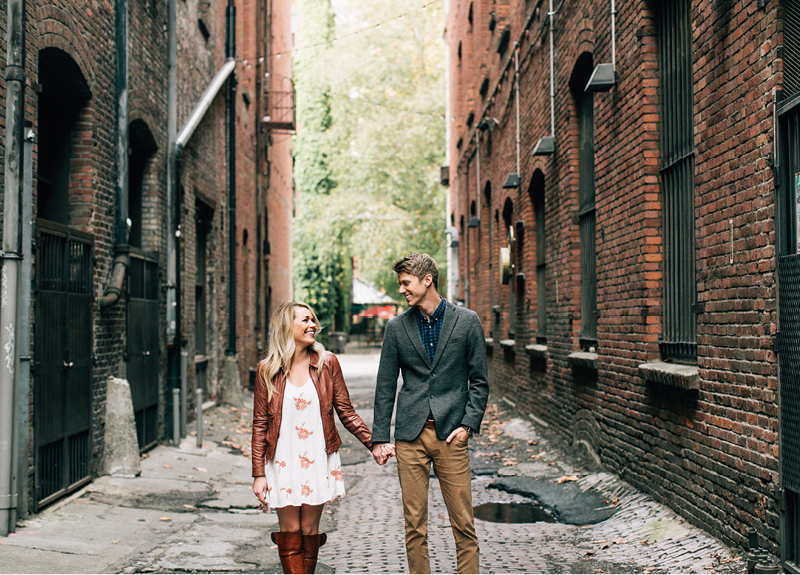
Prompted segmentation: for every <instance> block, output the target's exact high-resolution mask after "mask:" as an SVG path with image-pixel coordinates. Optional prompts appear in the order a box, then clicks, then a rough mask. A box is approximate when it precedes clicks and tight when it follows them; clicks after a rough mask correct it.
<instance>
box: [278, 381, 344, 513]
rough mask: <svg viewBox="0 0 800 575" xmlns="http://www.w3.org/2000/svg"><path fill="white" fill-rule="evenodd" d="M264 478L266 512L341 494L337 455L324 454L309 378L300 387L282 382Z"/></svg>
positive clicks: (315, 397)
mask: <svg viewBox="0 0 800 575" xmlns="http://www.w3.org/2000/svg"><path fill="white" fill-rule="evenodd" d="M264 474H265V475H266V478H267V502H268V503H269V508H270V509H277V508H279V507H286V506H288V505H292V506H300V505H303V504H306V505H321V504H323V503H328V502H330V501H334V500H336V499H338V498H340V497H342V496H343V495H344V493H345V491H344V480H343V478H342V463H341V460H340V458H339V453H338V452H334V453H330V454H328V453H326V452H325V433H324V431H323V428H322V416H321V415H320V405H319V396H318V395H317V388H316V387H314V382H313V381H312V380H311V378H310V377H309V378H308V380H307V381H306V382H305V383H304V384H303V385H302V387H297V386H296V385H292V384H291V383H289V382H288V381H287V382H286V388H285V391H284V393H283V415H282V416H281V428H280V431H279V433H278V441H277V443H276V445H275V455H274V456H273V458H272V460H271V461H268V462H267V464H266V467H265V470H264Z"/></svg>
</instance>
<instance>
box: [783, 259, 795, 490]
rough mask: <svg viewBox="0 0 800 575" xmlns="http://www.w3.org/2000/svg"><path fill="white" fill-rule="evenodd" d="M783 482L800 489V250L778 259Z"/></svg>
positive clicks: (785, 484)
mask: <svg viewBox="0 0 800 575" xmlns="http://www.w3.org/2000/svg"><path fill="white" fill-rule="evenodd" d="M778 289H779V291H780V293H779V298H780V299H779V301H780V309H779V320H780V333H781V338H780V347H779V352H778V362H779V365H780V369H781V376H780V383H781V385H780V394H781V460H782V464H781V475H782V478H781V484H782V485H783V486H784V487H785V488H786V489H790V490H792V491H794V492H795V493H798V492H800V254H792V255H788V256H783V257H781V258H780V259H779V260H778Z"/></svg>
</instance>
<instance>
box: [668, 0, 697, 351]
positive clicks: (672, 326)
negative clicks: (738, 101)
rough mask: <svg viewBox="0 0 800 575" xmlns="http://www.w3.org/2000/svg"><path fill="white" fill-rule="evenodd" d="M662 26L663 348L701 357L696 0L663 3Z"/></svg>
mask: <svg viewBox="0 0 800 575" xmlns="http://www.w3.org/2000/svg"><path fill="white" fill-rule="evenodd" d="M658 28H659V34H658V42H659V45H658V49H659V50H658V51H659V63H658V64H659V66H658V67H659V72H660V87H661V93H660V108H661V162H662V163H661V185H662V206H663V229H664V296H663V297H664V318H663V320H664V333H663V334H662V338H661V341H660V348H661V354H662V356H664V357H665V358H670V359H673V360H676V361H696V360H697V315H696V311H695V304H696V302H697V282H696V280H695V231H694V228H695V216H694V199H695V198H694V124H693V120H692V111H693V98H694V88H693V83H692V6H691V2H690V1H689V0H669V1H665V2H662V3H660V6H659V14H658Z"/></svg>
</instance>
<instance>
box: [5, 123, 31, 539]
mask: <svg viewBox="0 0 800 575" xmlns="http://www.w3.org/2000/svg"><path fill="white" fill-rule="evenodd" d="M34 138H35V136H34V132H33V130H32V129H30V128H26V133H25V144H24V158H25V159H24V162H23V164H22V170H23V177H22V249H23V250H24V249H25V248H26V247H29V246H32V245H33V244H32V242H31V218H32V205H33V200H32V191H31V190H32V189H33V141H34ZM31 278H32V271H31V258H30V257H28V258H23V259H22V268H21V270H20V280H19V285H20V288H21V289H20V290H19V309H20V315H19V331H18V333H19V366H20V367H19V383H18V388H17V389H18V393H17V400H16V403H17V404H18V409H19V412H18V413H19V420H18V421H19V422H20V425H19V427H18V428H17V431H18V433H19V437H18V439H17V453H16V455H17V462H16V465H15V467H16V470H17V478H16V479H17V480H16V482H12V485H11V493H19V495H18V501H17V508H16V517H17V518H19V519H25V518H26V517H27V516H28V490H27V489H26V488H25V487H23V488H22V489H19V488H18V487H17V486H18V485H20V484H22V485H23V486H24V485H25V478H26V477H27V476H28V440H29V437H28V425H27V424H26V422H27V421H28V418H29V417H30V396H31V315H30V309H31V289H30V286H31ZM11 513H12V517H10V521H9V523H10V525H9V529H10V530H11V531H14V526H15V524H16V519H15V518H14V514H15V513H14V510H13V509H12V511H11Z"/></svg>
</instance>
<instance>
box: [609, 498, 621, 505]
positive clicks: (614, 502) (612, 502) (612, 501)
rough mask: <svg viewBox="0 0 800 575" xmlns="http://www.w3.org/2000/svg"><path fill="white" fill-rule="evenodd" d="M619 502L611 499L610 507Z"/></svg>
mask: <svg viewBox="0 0 800 575" xmlns="http://www.w3.org/2000/svg"><path fill="white" fill-rule="evenodd" d="M618 502H619V499H612V500H611V505H616V504H617V503H618Z"/></svg>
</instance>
